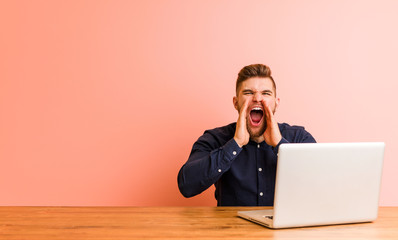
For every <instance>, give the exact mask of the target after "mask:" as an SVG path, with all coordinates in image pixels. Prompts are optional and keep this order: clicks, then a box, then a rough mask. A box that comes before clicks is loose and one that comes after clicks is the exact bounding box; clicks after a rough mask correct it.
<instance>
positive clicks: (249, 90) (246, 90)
mask: <svg viewBox="0 0 398 240" xmlns="http://www.w3.org/2000/svg"><path fill="white" fill-rule="evenodd" d="M242 92H243V93H247V92H255V91H253V90H252V89H244V90H242ZM261 92H262V93H273V91H272V90H269V89H266V90H262V91H261Z"/></svg>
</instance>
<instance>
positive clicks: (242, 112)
mask: <svg viewBox="0 0 398 240" xmlns="http://www.w3.org/2000/svg"><path fill="white" fill-rule="evenodd" d="M248 107H249V99H246V100H245V102H244V103H243V106H242V109H241V114H242V115H243V117H245V118H246V114H247V108H248Z"/></svg>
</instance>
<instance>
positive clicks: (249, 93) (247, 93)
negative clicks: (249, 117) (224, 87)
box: [243, 92, 253, 95]
mask: <svg viewBox="0 0 398 240" xmlns="http://www.w3.org/2000/svg"><path fill="white" fill-rule="evenodd" d="M243 95H253V92H243Z"/></svg>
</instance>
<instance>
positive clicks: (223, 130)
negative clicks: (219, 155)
mask: <svg viewBox="0 0 398 240" xmlns="http://www.w3.org/2000/svg"><path fill="white" fill-rule="evenodd" d="M235 129H236V123H231V124H228V125H226V126H222V127H217V128H213V129H208V130H206V131H205V132H204V133H203V135H202V136H200V137H199V139H198V140H197V142H196V143H202V144H206V145H210V146H211V148H217V147H220V146H222V145H224V144H225V143H226V142H228V141H229V140H231V139H232V138H233V137H234V135H235Z"/></svg>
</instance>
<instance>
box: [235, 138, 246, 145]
mask: <svg viewBox="0 0 398 240" xmlns="http://www.w3.org/2000/svg"><path fill="white" fill-rule="evenodd" d="M234 140H235V142H236V144H238V146H239V147H240V148H242V147H243V145H244V144H243V143H242V142H241V141H240V140H239V139H238V138H237V137H234Z"/></svg>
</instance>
